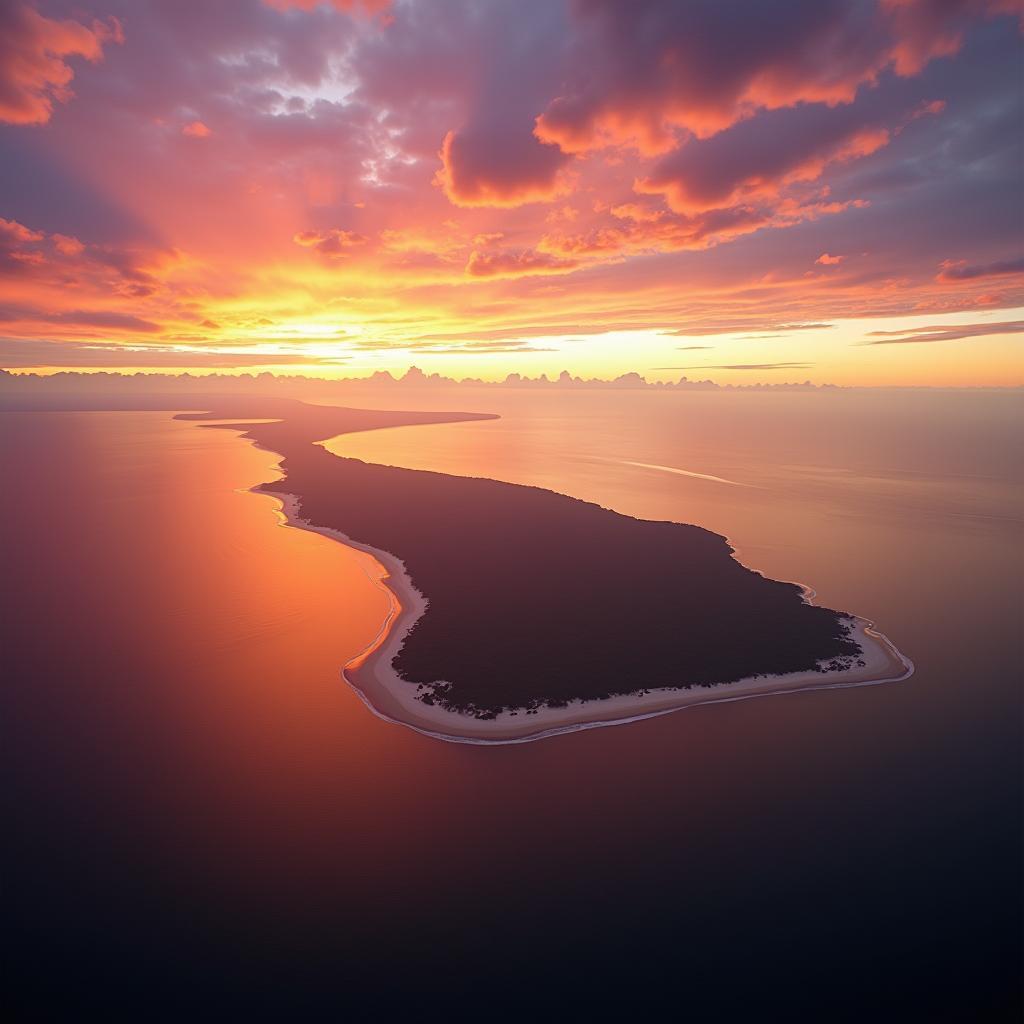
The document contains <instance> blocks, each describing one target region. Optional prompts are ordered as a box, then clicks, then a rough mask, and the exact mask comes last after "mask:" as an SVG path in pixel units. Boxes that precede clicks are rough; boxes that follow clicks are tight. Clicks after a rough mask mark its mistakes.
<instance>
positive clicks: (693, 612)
mask: <svg viewBox="0 0 1024 1024" xmlns="http://www.w3.org/2000/svg"><path fill="white" fill-rule="evenodd" d="M179 401H180V400H179ZM203 404H204V407H205V408H206V409H207V410H208V411H205V412H202V413H182V414H180V418H183V419H193V420H199V421H204V420H206V421H217V422H209V423H208V424H206V425H208V426H210V427H215V428H218V429H225V428H227V429H236V430H239V431H242V432H243V436H244V437H245V438H247V439H249V440H251V441H253V442H254V443H255V444H257V445H259V446H260V447H261V448H265V449H268V450H270V451H273V452H275V453H278V454H280V455H281V456H282V461H281V466H280V468H281V472H282V477H281V479H279V480H276V481H273V482H268V483H266V484H264V485H262V486H261V487H260V488H258V490H262V491H264V492H265V493H270V494H273V495H275V496H277V497H279V498H280V500H281V501H282V504H283V508H284V512H285V515H286V517H287V520H288V522H289V523H291V524H292V525H295V526H299V527H302V528H305V529H310V530H314V531H316V532H319V533H323V534H326V535H328V536H332V537H334V538H335V539H337V540H339V541H341V542H343V543H345V544H348V545H350V546H352V547H356V548H360V549H362V550H365V551H368V552H369V553H371V554H372V555H373V556H374V558H375V559H376V563H377V564H378V565H379V567H380V569H379V580H380V583H381V585H382V586H386V588H387V590H388V592H389V594H390V600H391V613H390V615H389V618H388V622H387V623H386V625H385V628H384V629H382V631H381V634H380V635H379V636H378V638H377V640H376V641H375V643H374V644H373V645H372V646H371V647H370V648H369V649H368V650H366V651H365V652H363V654H361V655H360V657H359V658H357V659H356V660H355V661H354V662H352V663H351V664H349V665H347V666H345V667H344V674H345V678H346V679H347V680H348V682H349V683H350V684H351V685H352V686H353V687H354V688H355V689H356V690H357V691H358V692H359V693H360V695H361V696H362V698H363V699H364V701H365V702H366V703H367V704H368V705H369V706H370V707H371V708H372V709H373V710H374V711H375V712H376V713H378V714H379V715H381V716H383V717H385V718H389V719H391V720H394V721H397V722H400V723H402V724H404V725H407V726H410V727H412V728H415V729H418V730H419V731H421V732H424V733H428V734H430V735H433V736H437V737H440V738H443V739H448V740H460V741H464V742H479V743H509V742H523V741H526V740H531V739H537V738H539V737H541V736H546V735H551V734H553V733H558V732H565V731H571V730H576V729H580V728H589V727H593V726H598V725H609V724H614V723H617V722H623V721H629V720H633V719H636V718H642V717H647V716H650V715H656V714H664V713H666V712H668V711H673V710H677V709H679V708H682V707H686V706H689V705H693V704H701V703H709V702H716V701H728V700H736V699H740V698H745V697H752V696H760V695H765V694H769V693H781V692H791V691H794V690H799V689H815V688H822V687H833V686H851V685H863V684H866V683H871V682H882V681H887V680H893V679H899V678H903V677H905V676H906V675H909V674H910V672H911V671H912V666H911V664H910V663H909V661H907V660H906V659H905V658H903V656H902V655H900V654H899V652H898V651H897V650H896V649H895V648H894V647H893V646H892V645H891V644H890V643H889V642H888V641H887V640H886V638H885V637H884V636H882V635H881V634H880V633H878V632H876V631H875V630H874V629H872V627H871V623H870V622H868V621H867V620H864V619H861V618H859V617H857V616H854V615H851V614H848V613H845V612H839V611H833V610H831V609H828V608H821V607H818V606H815V605H813V604H812V603H810V593H809V591H807V590H806V589H805V588H803V587H801V586H799V585H797V584H794V583H783V582H778V581H775V580H770V579H767V578H766V577H764V576H763V575H761V574H760V573H757V572H755V571H753V570H751V569H748V568H747V567H745V566H743V565H742V564H741V563H739V562H738V561H737V560H736V559H735V558H734V557H733V554H734V553H733V550H732V548H731V547H730V546H729V544H728V542H727V541H726V539H725V538H724V537H721V536H719V535H717V534H714V533H711V532H709V531H707V530H705V529H702V528H700V527H696V526H688V525H683V524H679V523H672V522H649V521H643V520H638V519H634V518H632V517H630V516H626V515H622V514H620V513H618V512H615V511H612V510H610V509H606V508H602V507H600V506H598V505H596V504H592V503H589V502H585V501H580V500H578V499H575V498H572V497H568V496H566V495H562V494H557V493H554V492H552V491H547V490H543V489H540V488H535V487H525V486H520V485H514V484H507V483H500V482H497V481H494V480H488V479H482V478H465V477H455V476H450V475H446V474H441V473H433V472H423V471H414V470H407V469H399V468H395V467H390V466H380V465H371V464H367V463H365V462H362V461H359V460H357V459H350V458H340V457H338V456H336V455H334V454H331V453H330V452H328V451H327V450H325V449H324V448H323V447H322V445H321V443H320V442H323V441H326V440H329V439H330V438H332V437H336V436H338V435H339V434H343V433H347V432H353V431H361V430H372V429H377V428H381V427H389V426H398V425H412V424H429V423H440V422H452V421H458V420H468V419H479V418H491V417H488V416H487V414H481V413H430V412H408V413H403V412H385V411H374V410H361V409H343V408H337V407H328V406H313V405H307V404H305V403H302V402H298V401H288V400H276V399H275V400H255V399H247V398H225V399H217V398H213V399H211V398H210V396H205V397H204V403H203ZM180 407H181V406H180V404H179V406H178V408H180ZM256 419H260V420H271V421H270V422H259V423H254V422H253V420H256ZM226 420H231V422H226Z"/></svg>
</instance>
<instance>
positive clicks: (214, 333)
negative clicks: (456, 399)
mask: <svg viewBox="0 0 1024 1024" xmlns="http://www.w3.org/2000/svg"><path fill="white" fill-rule="evenodd" d="M1019 12H1020V5H1019V4H1018V3H1016V2H1014V0H961V2H957V3H952V4H950V3H944V4H942V5H939V4H934V3H931V2H929V0H877V2H876V0H865V2H863V3H855V4H850V3H830V2H816V3H805V2H802V0H794V2H793V3H791V4H789V5H788V8H787V9H786V10H785V11H777V12H774V13H773V14H772V15H771V17H770V18H767V17H766V15H765V13H764V9H763V8H760V7H758V6H757V5H749V4H748V5H736V6H735V9H733V6H731V5H729V4H721V3H717V4H704V3H692V4H687V5H678V6H676V5H671V4H657V3H639V4H634V5H617V4H614V3H605V2H591V3H589V4H586V5H583V4H575V3H568V4H566V5H562V4H550V5H536V6H535V7H532V8H529V9H527V10H524V9H523V8H521V7H520V6H519V5H514V4H507V5H506V4H490V5H482V4H465V5H460V4H453V3H438V2H436V0H398V2H395V3H387V2H386V0H385V2H362V3H360V2H358V0H349V2H345V0H336V2H335V3H333V4H329V3H323V4H317V3H313V2H305V0H303V2H299V0H273V2H260V0H251V2H239V3H238V4H237V5H234V6H233V7H232V8H231V10H230V11H229V12H226V10H225V9H224V8H216V9H215V8H213V7H211V6H210V5H204V4H189V3H179V4H174V5H165V4H160V3H157V2H153V3H145V2H139V3H128V2H127V0H95V2H94V5H93V6H92V7H91V8H90V10H89V12H88V15H84V14H83V13H82V10H81V8H80V7H79V6H78V5H74V4H71V3H68V2H64V0H40V2H39V3H27V2H23V0H16V2H15V3H13V4H12V5H10V6H9V7H7V8H6V9H5V11H4V13H3V14H0V28H2V30H3V33H2V34H3V40H4V41H3V43H2V44H0V147H2V150H3V153H4V158H5V159H4V160H3V161H0V165H2V166H3V170H2V171H0V182H2V192H0V195H2V197H3V205H2V206H0V321H2V323H0V366H2V367H5V368H8V369H12V370H14V371H32V372H44V373H46V372H54V371H57V370H60V369H68V370H115V371H116V370H121V371H124V372H132V371H135V370H142V371H150V370H152V371H154V372H156V371H162V372H184V371H190V372H199V373H203V372H218V373H231V372H239V373H243V372H252V373H258V372H261V371H263V370H269V371H272V372H273V371H277V372H283V373H301V374H304V375H307V376H324V377H347V376H366V375H368V374H371V373H373V372H375V371H378V370H387V371H389V372H392V373H401V372H403V371H404V369H405V368H407V367H408V366H409V365H411V364H415V365H417V366H419V367H421V368H423V369H424V370H425V371H426V372H428V373H433V372H436V373H441V374H443V375H445V376H452V377H480V378H483V379H486V380H497V379H501V378H503V377H505V376H506V375H507V374H509V373H521V374H523V375H529V376H537V375H539V374H541V373H546V374H548V375H549V376H551V375H552V374H557V373H558V372H560V371H561V370H563V369H568V370H569V371H570V372H571V373H572V374H574V375H579V376H583V377H605V378H607V377H614V376H617V375H618V374H621V373H625V372H639V373H641V374H643V375H644V376H645V377H647V378H648V379H649V380H676V379H678V378H679V377H680V376H683V375H685V376H688V377H690V378H691V379H705V378H706V379H711V380H713V381H715V382H717V383H722V384H726V383H743V384H745V383H754V382H759V381H762V382H765V383H772V382H778V381H782V380H790V379H792V380H804V379H809V380H811V381H813V382H815V383H826V382H827V383H835V384H868V385H871V384H879V385H892V384H896V385H946V386H949V385H960V384H962V385H1017V384H1020V383H1022V382H1024V364H1022V360H1021V358H1020V347H1019V338H1018V335H1019V333H1020V331H1021V325H1022V323H1024V246H1022V243H1021V238H1022V232H1021V228H1022V223H1021V220H1022V217H1021V204H1020V184H1019V174H1020V169H1021V143H1020V136H1021V133H1020V131H1019V129H1020V118H1021V111H1020V104H1021V98H1020V95H1019V90H1018V89H1016V88H1015V75H1016V68H1017V62H1018V61H1019V58H1020V45H1021V36H1020V18H1019ZM509 82H514V83H515V85H514V87H510V86H509V85H508V83H509ZM133 360H134V362H133Z"/></svg>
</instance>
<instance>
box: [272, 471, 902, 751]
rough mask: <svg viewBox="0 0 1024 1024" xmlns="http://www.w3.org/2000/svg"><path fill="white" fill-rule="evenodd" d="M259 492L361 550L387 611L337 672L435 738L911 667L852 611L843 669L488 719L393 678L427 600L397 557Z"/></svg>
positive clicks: (521, 737) (894, 676) (577, 722)
mask: <svg viewBox="0 0 1024 1024" xmlns="http://www.w3.org/2000/svg"><path fill="white" fill-rule="evenodd" d="M260 493H263V494H270V495H271V496H273V497H275V498H277V500H279V501H280V502H281V515H282V519H283V522H284V524H286V525H288V526H293V527H296V528H298V529H302V530H309V531H311V532H313V533H319V534H322V535H323V536H325V537H330V538H332V539H333V540H337V541H339V542H340V543H342V544H344V545H346V546H347V547H349V548H352V549H354V550H357V551H360V552H363V553H364V554H366V555H367V556H368V559H367V567H366V568H367V572H368V573H369V574H370V575H371V576H372V578H373V579H374V580H375V581H376V582H377V584H378V585H379V586H380V587H381V588H382V589H384V590H385V591H386V592H387V594H388V596H389V601H390V610H389V613H388V615H387V618H386V619H385V621H384V623H382V625H381V629H380V632H379V633H378V634H377V636H376V637H375V638H374V641H373V643H372V644H370V645H369V646H368V647H367V648H366V650H365V651H363V652H362V653H361V654H360V655H359V656H358V657H356V658H354V659H353V660H352V661H350V662H349V663H348V664H346V665H345V666H344V667H343V668H342V677H343V678H344V679H345V681H346V682H347V683H348V684H349V685H350V686H351V687H352V689H353V690H355V692H356V693H357V694H358V695H359V697H360V698H361V699H362V700H363V702H364V703H365V704H366V706H367V707H368V708H369V709H370V711H372V712H373V713H374V714H375V715H377V716H378V717H379V718H383V719H385V720H386V721H389V722H393V723H395V724H398V725H404V726H406V727H407V728H410V729H414V730H415V731H416V732H419V733H422V734H423V735H425V736H431V737H433V738H435V739H440V740H445V741H447V742H450V743H473V744H511V743H529V742H532V741H534V740H540V739H545V738H547V737H550V736H558V735H561V734H564V733H570V732H578V731H580V730H583V729H596V728H602V727H606V726H613V725H625V724H627V723H629V722H636V721H640V720H642V719H645V718H653V717H655V716H657V715H667V714H670V713H672V712H674V711H682V710H683V709H684V708H689V707H696V706H698V705H701V704H721V703H728V702H731V701H737V700H749V699H751V698H754V697H769V696H773V695H782V694H791V693H797V692H801V691H810V690H827V689H847V688H850V687H857V686H873V685H878V684H881V683H889V682H899V681H901V680H904V679H907V678H908V677H909V676H911V675H912V674H913V671H914V666H913V663H912V662H911V661H910V659H909V658H907V657H906V656H905V655H903V654H901V653H900V652H899V651H898V650H897V649H896V647H895V646H894V645H893V644H892V643H891V642H890V641H889V640H888V638H887V637H885V636H884V635H883V634H882V633H880V632H878V631H877V630H876V629H875V628H874V626H873V623H871V622H870V621H869V620H867V619H864V618H861V617H859V616H854V617H852V622H853V638H854V639H855V640H856V641H857V643H858V644H860V646H861V649H862V652H863V653H862V655H861V660H863V662H864V664H863V665H854V666H853V667H851V668H849V669H845V670H843V671H826V672H813V671H812V672H794V673H788V674H785V675H765V676H758V677H754V678H748V679H740V680H737V681H736V682H732V683H722V684H718V685H715V686H701V687H696V686H694V687H690V688H688V689H682V688H681V689H655V690H649V691H646V692H643V693H639V692H638V693H635V694H625V695H621V696H614V697H609V698H606V699H603V700H589V701H580V700H575V701H570V702H569V704H568V705H567V706H566V707H541V708H539V709H537V710H535V711H527V710H516V711H503V712H501V713H500V714H498V715H497V716H496V717H495V718H490V719H481V718H476V717H474V716H472V715H468V714H462V713H459V712H453V711H449V710H446V709H445V708H443V707H440V706H438V705H433V706H431V705H428V704H425V703H424V702H423V701H422V700H420V699H419V698H418V693H419V690H418V688H417V687H416V686H415V685H414V684H412V683H409V682H407V681H406V680H404V679H401V678H400V677H399V676H398V675H397V673H396V672H395V671H394V669H393V668H392V662H393V660H394V658H395V656H396V654H397V653H398V651H399V650H400V649H401V646H402V643H403V642H404V640H405V637H406V636H407V635H408V633H409V631H410V629H411V628H412V627H413V625H414V624H415V623H416V621H417V620H418V619H419V618H420V616H422V615H423V614H424V612H425V611H426V609H427V605H428V599H427V598H426V597H425V596H424V595H423V594H422V593H420V592H419V591H418V590H417V589H416V588H415V587H414V586H413V583H412V581H411V579H410V578H409V575H408V573H407V572H406V570H405V566H404V564H403V563H402V561H401V559H399V558H398V557H397V556H395V555H394V554H392V553H390V552H387V551H381V550H379V549H376V548H372V547H369V546H367V545H364V544H359V543H357V542H355V541H353V540H352V539H351V538H349V537H348V536H346V535H345V534H343V533H341V532H340V531H338V530H333V529H330V528H327V527H317V526H312V525H310V524H309V523H308V522H307V521H306V520H304V519H303V518H302V517H301V516H300V515H299V514H298V502H297V500H296V498H295V497H294V496H293V495H291V494H287V493H283V492H275V491H268V490H266V489H264V490H262V491H261V492H260ZM803 590H804V599H805V601H808V602H810V601H811V599H812V598H813V596H814V591H813V590H811V589H810V588H809V587H806V586H804V587H803ZM637 686H638V688H640V687H642V686H643V681H642V680H637Z"/></svg>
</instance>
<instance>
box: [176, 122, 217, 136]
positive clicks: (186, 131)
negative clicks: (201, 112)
mask: <svg viewBox="0 0 1024 1024" xmlns="http://www.w3.org/2000/svg"><path fill="white" fill-rule="evenodd" d="M181 134H182V135H187V136H188V137H189V138H192V139H205V138H208V137H209V136H211V135H212V134H213V131H212V130H211V129H210V128H208V127H207V126H206V125H205V124H203V122H202V121H190V122H189V123H188V124H187V125H185V127H184V128H182V129H181Z"/></svg>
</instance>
